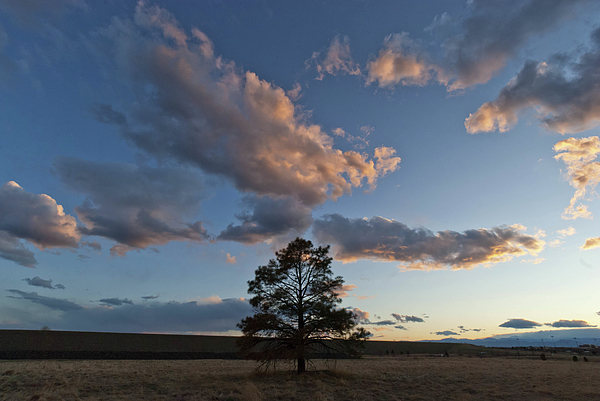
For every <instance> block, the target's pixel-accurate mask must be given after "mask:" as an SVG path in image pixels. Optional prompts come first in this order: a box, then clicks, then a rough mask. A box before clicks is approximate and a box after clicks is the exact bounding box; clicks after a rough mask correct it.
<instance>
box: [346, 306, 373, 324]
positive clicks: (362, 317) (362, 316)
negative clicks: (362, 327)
mask: <svg viewBox="0 0 600 401" xmlns="http://www.w3.org/2000/svg"><path fill="white" fill-rule="evenodd" d="M346 309H348V310H349V311H350V312H352V313H354V316H355V317H356V321H357V322H358V323H362V324H368V323H370V321H369V312H366V311H363V310H360V309H358V308H346Z"/></svg>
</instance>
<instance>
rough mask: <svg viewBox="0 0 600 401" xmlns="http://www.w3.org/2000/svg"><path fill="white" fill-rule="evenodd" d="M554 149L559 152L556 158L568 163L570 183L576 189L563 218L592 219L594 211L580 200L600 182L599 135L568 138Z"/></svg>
mask: <svg viewBox="0 0 600 401" xmlns="http://www.w3.org/2000/svg"><path fill="white" fill-rule="evenodd" d="M554 151H556V152H557V153H558V154H557V155H556V156H554V158H555V159H556V160H562V161H563V162H564V163H565V164H566V165H567V178H568V180H569V184H571V186H573V187H574V188H575V189H576V191H575V194H574V195H573V197H572V198H571V201H570V202H569V206H567V207H566V208H565V211H564V213H563V215H562V217H563V219H566V220H573V219H576V218H578V217H582V218H587V219H591V218H592V213H591V212H590V211H588V210H587V206H586V205H583V204H581V203H579V204H578V202H579V201H580V200H582V199H583V198H584V197H585V196H586V194H587V193H588V191H591V192H593V191H594V189H595V188H596V186H597V185H598V183H600V162H597V161H595V160H596V158H597V157H598V154H600V139H599V138H598V137H597V136H592V137H588V138H580V139H578V138H568V139H565V140H563V141H560V142H558V143H557V144H556V145H554Z"/></svg>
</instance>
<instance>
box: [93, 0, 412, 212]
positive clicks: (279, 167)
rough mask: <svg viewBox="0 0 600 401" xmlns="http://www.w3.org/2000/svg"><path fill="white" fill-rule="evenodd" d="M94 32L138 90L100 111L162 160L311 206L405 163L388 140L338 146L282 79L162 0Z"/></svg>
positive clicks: (97, 48) (110, 65) (100, 51)
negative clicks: (223, 50)
mask: <svg viewBox="0 0 600 401" xmlns="http://www.w3.org/2000/svg"><path fill="white" fill-rule="evenodd" d="M92 36H93V38H92V39H93V40H90V41H89V43H90V49H91V50H92V51H93V52H94V56H95V57H97V58H98V59H101V60H104V61H105V62H106V71H109V72H113V73H114V74H115V75H116V76H118V77H119V82H123V80H124V79H125V80H126V81H127V82H126V84H125V85H126V86H127V89H128V90H129V91H130V93H131V94H132V96H134V98H135V101H134V102H131V106H128V107H127V108H126V109H124V110H122V111H115V109H116V108H115V107H112V105H105V106H102V107H100V108H99V109H98V110H97V111H98V113H96V115H97V117H98V118H99V119H100V120H101V121H106V122H113V123H116V124H118V125H119V127H120V129H121V132H122V134H123V136H124V137H125V138H126V139H127V140H129V141H130V142H131V143H132V144H134V145H135V146H137V147H138V148H140V149H143V150H144V151H146V152H147V153H149V154H150V155H153V156H154V157H156V158H157V159H159V160H163V161H164V160H175V161H177V162H182V163H185V164H190V165H193V166H196V167H199V168H200V169H202V170H203V171H204V172H206V173H209V174H212V175H217V176H221V177H224V178H226V179H227V180H229V181H231V182H232V183H233V184H234V185H235V187H236V188H237V189H239V190H241V191H243V192H253V193H255V194H257V195H259V196H265V195H266V196H271V197H274V198H279V197H285V196H292V197H295V198H297V199H299V200H300V201H301V202H302V203H303V204H305V205H306V206H314V205H318V204H321V203H323V202H325V201H326V200H327V199H329V198H333V199H336V198H338V197H339V196H342V195H343V194H347V193H350V192H351V190H352V188H353V187H360V186H362V185H364V184H367V185H369V186H370V187H371V188H373V187H374V186H375V185H376V181H377V178H378V177H381V176H383V175H385V174H387V173H389V172H391V171H394V170H395V169H397V168H398V163H399V161H400V160H399V158H397V157H395V156H394V155H393V152H391V151H390V148H383V147H382V148H378V149H379V156H377V155H375V156H374V160H369V158H368V156H366V155H364V154H361V153H358V152H352V151H348V152H342V151H340V150H338V149H335V148H333V139H332V138H331V137H330V136H328V135H327V134H326V133H325V132H323V131H322V130H321V128H320V127H319V126H318V125H315V124H310V123H308V122H307V121H306V118H305V117H306V116H305V115H301V114H298V113H297V112H296V110H295V107H294V104H293V102H292V101H291V99H290V98H289V97H288V96H287V95H286V93H285V91H284V90H283V89H282V88H279V87H276V86H274V85H272V84H270V83H268V82H266V81H264V80H261V79H260V78H259V77H258V76H257V75H256V74H254V73H252V72H247V71H246V72H245V71H243V70H242V69H241V68H239V67H237V66H235V64H234V63H233V62H228V61H226V60H224V59H223V58H221V57H216V56H215V52H214V48H213V44H212V42H211V41H210V39H209V38H208V37H207V36H206V34H204V33H203V32H201V31H199V30H197V29H192V31H191V32H186V31H184V30H183V29H182V28H181V27H180V24H179V22H178V21H177V20H176V19H175V18H174V17H173V16H172V15H171V14H170V13H169V12H167V11H166V10H164V9H161V8H159V7H156V6H152V7H147V6H145V5H144V4H143V3H142V2H140V3H138V6H137V7H136V12H135V15H134V18H133V21H130V20H126V19H119V18H115V19H113V21H112V23H111V24H110V25H109V26H107V27H106V28H104V29H101V30H98V31H96V32H95V33H94V34H93V35H92ZM148 88H152V90H151V93H149V92H148ZM119 113H121V114H119ZM125 121H126V122H125ZM376 152H377V150H376Z"/></svg>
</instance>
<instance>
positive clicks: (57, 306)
mask: <svg viewBox="0 0 600 401" xmlns="http://www.w3.org/2000/svg"><path fill="white" fill-rule="evenodd" d="M6 291H8V292H10V293H12V294H17V295H19V297H15V296H10V295H8V297H9V298H15V299H25V300H27V301H31V302H33V303H36V304H40V305H43V306H45V307H47V308H50V309H54V310H60V311H63V312H68V311H75V310H79V309H83V307H82V306H81V305H78V304H76V303H74V302H71V301H67V300H66V299H59V298H53V297H45V296H42V295H38V293H37V292H24V291H19V290H6Z"/></svg>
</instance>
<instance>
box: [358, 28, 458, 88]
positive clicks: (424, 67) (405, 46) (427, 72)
mask: <svg viewBox="0 0 600 401" xmlns="http://www.w3.org/2000/svg"><path fill="white" fill-rule="evenodd" d="M426 58H427V57H425V56H424V53H423V52H422V51H421V50H420V48H419V46H418V45H417V44H416V43H415V42H414V41H413V40H412V39H410V38H409V37H408V33H406V32H402V33H395V34H393V35H388V36H387V37H386V38H385V40H384V41H383V49H381V50H380V51H379V54H378V56H377V58H375V59H374V60H371V61H369V62H368V63H367V70H368V71H369V74H368V76H367V85H369V84H371V83H373V82H377V83H378V85H379V87H393V86H395V85H403V86H408V85H417V86H424V85H426V84H427V83H428V82H429V81H430V80H432V79H435V80H437V81H439V82H441V83H444V84H445V83H446V82H447V80H446V79H445V77H444V74H443V71H442V69H441V68H439V67H438V66H436V65H434V64H431V63H429V62H428V61H427V60H426Z"/></svg>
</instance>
